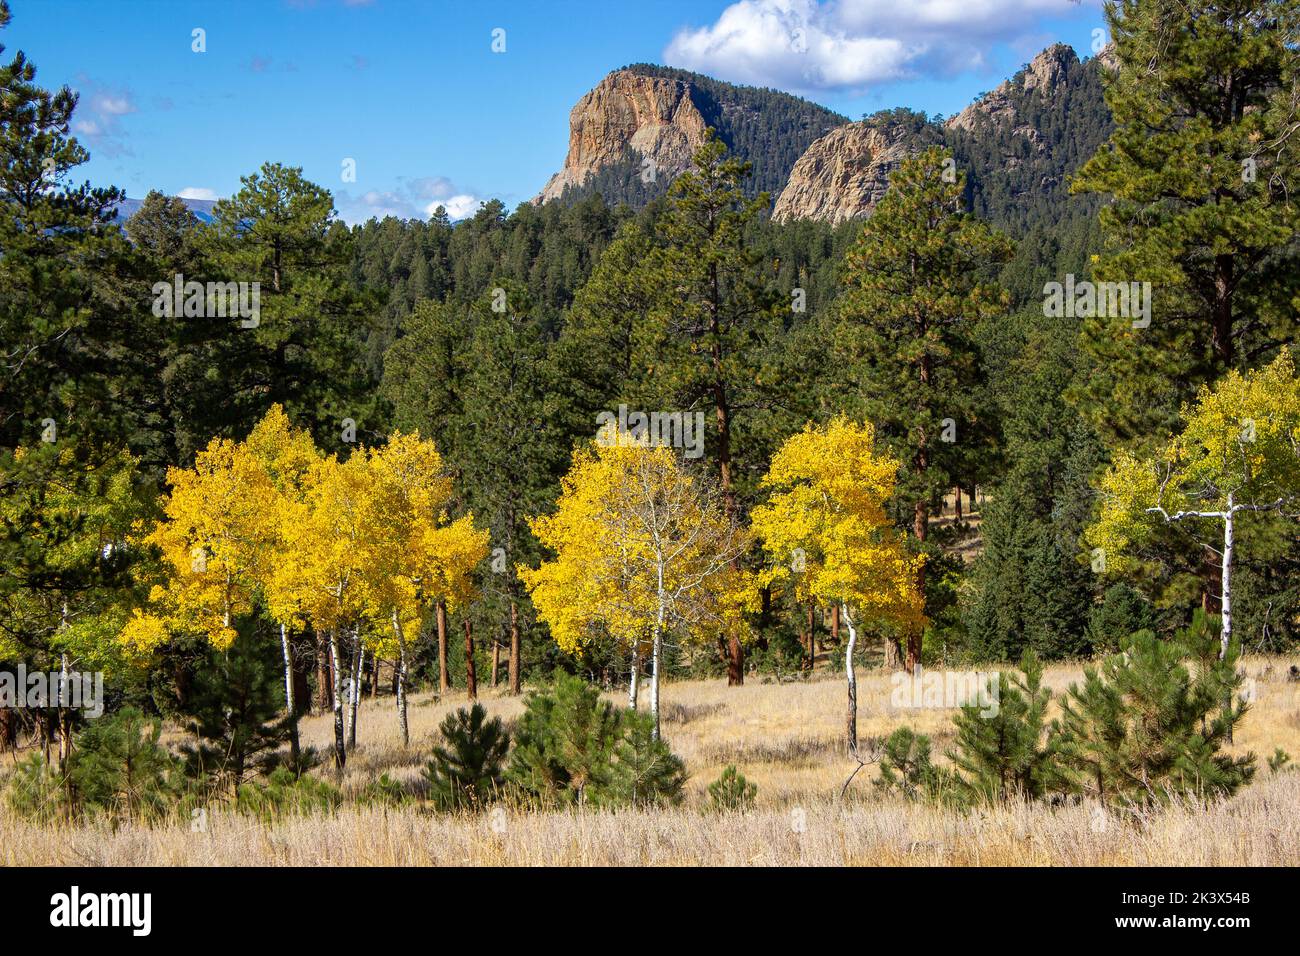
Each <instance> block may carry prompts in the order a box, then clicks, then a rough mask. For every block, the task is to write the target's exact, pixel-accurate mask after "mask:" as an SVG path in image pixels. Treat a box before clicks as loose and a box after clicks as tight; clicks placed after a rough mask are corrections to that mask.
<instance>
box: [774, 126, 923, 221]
mask: <svg viewBox="0 0 1300 956" xmlns="http://www.w3.org/2000/svg"><path fill="white" fill-rule="evenodd" d="M911 143H912V137H910V136H907V135H906V134H904V133H903V131H902V130H901V129H899V128H898V127H896V126H889V125H874V124H870V123H866V122H863V123H848V124H846V125H844V126H841V127H839V128H838V129H833V130H831V131H830V132H829V133H827V134H826V135H825V136H823V137H821V138H820V139H818V140H817V141H816V142H814V143H813V144H812V145H811V146H809V147H808V149H807V151H806V152H805V153H804V154H803V155H802V156H800V157H799V160H798V162H796V163H795V164H794V169H793V170H791V171H790V181H789V182H788V183H787V184H786V187H785V189H783V190H782V191H781V195H780V196H779V197H777V200H776V205H775V207H774V208H773V210H772V218H773V219H775V220H776V221H777V222H787V221H789V220H791V219H820V220H824V221H826V222H830V223H840V222H844V221H845V220H846V219H856V218H858V217H860V216H865V215H867V214H868V213H869V212H870V211H871V210H872V209H873V208H875V205H876V203H877V202H878V201H879V200H880V197H881V196H883V195H884V194H885V190H887V189H888V188H889V174H890V173H891V172H892V171H893V170H894V169H895V168H896V167H897V166H898V164H899V162H901V161H902V160H903V158H904V157H906V156H907V155H908V153H909V152H910V146H911Z"/></svg>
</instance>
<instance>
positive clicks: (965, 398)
mask: <svg viewBox="0 0 1300 956" xmlns="http://www.w3.org/2000/svg"><path fill="white" fill-rule="evenodd" d="M964 191H965V176H964V174H962V173H960V172H957V171H956V169H955V166H954V165H953V162H952V159H951V157H950V156H949V155H948V154H947V153H946V152H945V151H943V150H941V149H928V150H926V151H925V152H924V153H921V154H920V155H918V156H915V157H913V158H911V159H908V160H905V161H904V162H903V163H902V164H901V165H900V166H899V168H898V169H897V170H896V171H895V172H894V174H893V175H892V176H891V177H890V189H889V191H888V192H887V193H886V194H885V196H884V198H883V199H881V201H880V203H879V204H878V205H877V206H876V209H875V210H874V212H873V213H872V216H871V218H870V219H869V220H867V224H866V226H865V227H864V229H863V233H862V237H861V238H860V240H859V241H858V243H857V245H856V246H854V248H853V249H852V251H851V252H850V253H849V256H848V259H847V261H846V270H847V276H846V285H845V289H844V297H843V304H842V307H841V325H840V329H839V334H838V342H837V346H838V349H839V351H840V354H841V357H842V361H843V363H844V366H845V368H844V371H845V375H846V378H847V379H848V382H849V384H850V386H851V387H852V389H854V390H855V391H856V393H857V395H858V396H859V398H858V399H857V401H859V402H860V405H861V408H859V409H856V411H857V412H858V413H860V414H864V415H865V417H867V418H868V419H869V420H870V421H872V422H873V423H874V424H875V425H876V428H877V430H878V431H877V435H878V438H879V439H880V440H881V442H882V443H883V444H884V445H885V446H886V447H888V449H889V450H890V451H891V452H893V454H894V456H895V457H897V458H898V459H899V461H900V462H901V463H902V469H901V471H900V474H899V480H898V488H897V491H896V492H895V496H896V499H897V500H898V501H899V502H900V504H903V505H905V506H906V508H907V510H908V514H907V516H906V517H907V519H908V520H909V523H910V524H911V528H912V533H913V534H914V535H915V536H916V539H917V541H918V542H920V543H921V544H922V545H924V543H925V541H926V540H927V538H928V537H929V525H930V515H931V513H932V511H933V509H934V506H935V504H936V503H937V502H939V501H941V500H942V495H943V493H944V492H945V491H946V490H947V489H950V488H951V487H952V486H953V485H954V483H956V482H957V481H958V480H962V479H965V478H966V477H967V476H968V474H969V470H970V467H971V466H970V459H971V457H972V456H974V455H975V454H976V453H977V452H978V449H979V445H980V438H979V436H981V435H982V434H986V433H987V420H988V418H989V417H990V413H991V411H992V410H991V409H989V408H982V407H979V404H978V401H977V400H978V398H979V396H980V395H981V394H982V392H981V390H980V389H979V388H978V387H977V385H978V383H979V381H980V376H981V371H980V360H979V349H978V347H977V344H976V339H975V334H974V333H975V327H976V323H978V322H979V321H980V320H982V319H985V318H989V317H992V316H994V315H997V314H1000V313H1001V312H1002V311H1003V310H1004V309H1005V307H1006V302H1007V297H1006V295H1005V293H1003V292H1002V291H1001V290H1000V289H998V288H997V287H996V286H994V285H992V284H990V283H989V282H985V281H982V280H981V275H982V271H983V270H985V269H986V268H987V267H988V266H989V265H991V264H993V263H996V262H998V261H1001V260H1003V259H1005V258H1006V256H1007V255H1008V254H1009V246H1008V244H1007V241H1006V240H1005V239H1004V238H1003V237H1002V236H1000V235H999V234H998V233H996V232H994V231H993V230H991V229H989V227H987V226H986V225H984V224H983V223H980V222H977V221H976V220H975V219H974V218H973V217H971V216H970V215H969V214H967V213H966V212H965V211H964V208H965V206H964V199H963V195H964ZM918 582H919V585H920V590H921V592H922V593H923V594H924V593H925V583H926V576H925V569H924V567H923V566H922V568H921V569H920V570H919V571H918ZM920 654H921V638H920V635H919V634H916V633H913V634H910V635H909V638H908V642H907V662H906V663H907V668H908V670H912V669H914V668H915V666H916V663H917V661H918V660H919V659H920Z"/></svg>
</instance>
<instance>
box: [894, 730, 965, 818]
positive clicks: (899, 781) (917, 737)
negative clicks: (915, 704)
mask: <svg viewBox="0 0 1300 956" xmlns="http://www.w3.org/2000/svg"><path fill="white" fill-rule="evenodd" d="M876 786H877V787H879V788H880V789H882V790H894V791H897V792H899V793H901V794H903V796H905V797H907V798H908V799H909V800H917V799H921V798H927V799H932V800H940V801H948V800H952V799H953V798H954V791H955V787H954V786H953V781H952V774H951V773H950V772H949V771H946V770H944V769H942V768H941V767H937V766H935V764H934V762H933V761H932V760H931V758H930V738H929V737H927V736H926V735H925V734H918V733H916V731H914V730H912V728H911V727H899V728H898V729H897V730H895V731H894V732H893V733H892V734H890V735H889V737H888V738H887V739H886V740H885V744H884V749H883V752H882V753H881V756H880V776H879V777H878V778H877V780H876Z"/></svg>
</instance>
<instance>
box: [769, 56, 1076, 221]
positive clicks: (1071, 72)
mask: <svg viewBox="0 0 1300 956" xmlns="http://www.w3.org/2000/svg"><path fill="white" fill-rule="evenodd" d="M1079 74H1080V64H1079V58H1078V57H1077V56H1076V55H1075V53H1074V50H1072V49H1071V48H1070V47H1068V46H1066V45H1065V44H1063V43H1058V44H1056V45H1054V46H1051V47H1048V48H1047V49H1046V50H1044V51H1043V52H1042V53H1040V54H1038V56H1036V57H1034V59H1033V60H1032V61H1031V62H1030V63H1029V65H1028V66H1027V67H1025V69H1024V70H1022V71H1021V72H1020V73H1018V74H1016V76H1015V77H1013V78H1012V79H1010V80H1007V81H1006V82H1005V83H1003V84H1002V85H1000V86H999V87H998V88H997V89H995V90H993V91H992V92H991V93H988V94H986V95H985V96H982V97H981V98H980V99H978V100H976V101H975V102H974V103H972V104H971V105H970V106H968V107H966V109H964V110H962V111H961V112H960V113H958V114H957V115H956V116H953V117H952V118H950V119H949V120H948V121H947V122H945V123H944V124H943V128H942V130H941V131H940V130H937V129H936V130H934V133H936V134H939V135H938V136H930V137H921V136H917V135H913V134H912V133H911V132H909V131H905V130H904V129H903V127H901V126H899V125H897V124H892V123H888V122H884V123H882V122H880V121H879V120H876V119H867V120H864V121H862V122H860V123H849V124H847V125H845V126H841V127H839V128H838V129H834V130H832V131H831V132H829V133H827V134H826V135H825V136H822V137H821V138H820V139H818V140H817V141H816V142H814V143H813V144H812V145H811V146H809V147H808V149H807V150H806V151H805V152H804V154H803V155H802V156H801V157H800V158H799V159H798V161H797V162H796V163H795V165H794V169H793V170H792V171H791V173H790V181H789V182H788V183H787V184H786V187H785V189H784V191H782V193H781V195H780V197H779V198H778V199H777V201H776V206H775V208H774V209H773V213H772V215H773V218H774V219H777V220H778V221H789V220H792V219H820V220H825V221H827V222H831V223H840V222H843V221H845V220H847V219H861V218H864V217H866V216H869V215H871V211H872V210H873V209H874V208H875V206H876V203H877V202H878V201H879V200H880V197H881V196H883V195H884V194H885V190H886V189H887V188H888V185H889V174H890V173H891V172H892V171H893V169H894V168H895V167H896V166H897V165H898V163H899V162H900V161H902V159H904V158H905V157H906V156H908V155H909V154H911V153H914V152H916V151H918V150H920V149H921V148H923V147H924V146H925V145H928V143H929V142H931V141H934V140H936V139H939V138H941V139H942V140H943V141H944V142H946V143H947V144H948V145H949V146H954V145H957V146H958V147H959V148H958V149H957V152H958V156H959V161H961V157H962V155H963V154H968V153H969V150H968V149H962V148H960V146H961V145H963V142H964V143H965V144H969V143H970V142H971V141H972V140H973V141H977V142H984V143H990V144H997V148H998V150H999V153H998V155H996V156H989V157H985V160H986V161H987V163H988V164H990V165H988V166H987V168H986V167H985V166H981V167H980V168H978V169H973V170H968V171H969V172H970V173H971V174H973V175H975V176H976V178H977V180H978V179H980V178H981V177H986V176H987V175H989V174H990V173H994V174H996V172H997V171H998V170H1003V171H1013V172H1014V171H1015V170H1018V169H1019V168H1020V167H1021V166H1022V165H1023V164H1025V163H1026V162H1028V161H1029V160H1028V159H1027V157H1039V159H1038V160H1035V162H1040V163H1043V164H1048V165H1050V164H1051V163H1052V157H1051V156H1050V155H1049V146H1048V142H1047V140H1046V139H1045V137H1044V135H1043V131H1042V130H1041V129H1040V128H1039V127H1038V125H1036V124H1037V123H1038V122H1041V121H1042V114H1043V110H1042V108H1041V104H1043V103H1047V102H1052V101H1053V100H1055V99H1056V98H1058V97H1061V96H1064V95H1066V94H1067V92H1068V91H1069V89H1070V88H1071V87H1070V85H1071V84H1072V83H1074V82H1075V81H1076V79H1077V77H1078V76H1079ZM1026 104H1032V105H1033V107H1034V109H1033V110H1032V111H1027V110H1026V108H1025V107H1026ZM1028 112H1033V114H1034V115H1032V116H1031V115H1028ZM1059 179H1060V177H1059V176H1047V177H1046V178H1043V179H1042V181H1041V182H1036V183H1035V188H1038V189H1047V188H1050V187H1052V186H1054V185H1055V184H1056V183H1057V182H1058V181H1059Z"/></svg>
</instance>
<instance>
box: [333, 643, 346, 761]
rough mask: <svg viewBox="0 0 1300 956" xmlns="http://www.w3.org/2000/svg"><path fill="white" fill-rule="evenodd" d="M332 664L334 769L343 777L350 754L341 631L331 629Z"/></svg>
mask: <svg viewBox="0 0 1300 956" xmlns="http://www.w3.org/2000/svg"><path fill="white" fill-rule="evenodd" d="M330 663H332V664H333V665H334V666H333V668H332V672H333V676H332V678H331V681H330V683H331V684H332V685H333V690H334V693H333V695H332V696H333V698H334V700H333V707H334V769H335V770H336V771H337V772H338V773H339V775H340V776H341V775H342V774H343V767H344V766H345V765H346V764H347V760H348V753H347V748H346V747H345V746H344V743H343V741H344V737H343V680H342V676H341V675H342V664H341V663H340V661H339V629H338V628H337V627H331V628H330Z"/></svg>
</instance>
